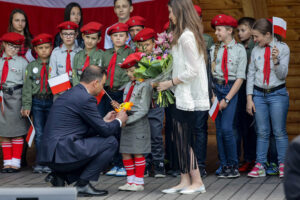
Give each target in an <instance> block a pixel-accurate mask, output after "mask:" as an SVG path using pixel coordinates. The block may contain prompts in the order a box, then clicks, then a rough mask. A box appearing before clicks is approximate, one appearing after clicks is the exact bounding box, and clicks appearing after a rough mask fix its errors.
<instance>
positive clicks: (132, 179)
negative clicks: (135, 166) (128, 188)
mask: <svg viewBox="0 0 300 200" xmlns="http://www.w3.org/2000/svg"><path fill="white" fill-rule="evenodd" d="M134 179H135V175H131V176H127V183H129V184H132V183H134Z"/></svg>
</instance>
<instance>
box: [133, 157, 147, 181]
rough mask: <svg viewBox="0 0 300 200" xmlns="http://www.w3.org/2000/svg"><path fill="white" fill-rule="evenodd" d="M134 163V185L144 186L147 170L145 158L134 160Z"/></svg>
mask: <svg viewBox="0 0 300 200" xmlns="http://www.w3.org/2000/svg"><path fill="white" fill-rule="evenodd" d="M134 161H135V179H134V183H135V184H137V185H144V172H145V168H146V161H145V157H141V158H134Z"/></svg>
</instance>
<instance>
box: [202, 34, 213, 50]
mask: <svg viewBox="0 0 300 200" xmlns="http://www.w3.org/2000/svg"><path fill="white" fill-rule="evenodd" d="M203 38H204V41H205V45H206V49H208V50H209V49H210V48H211V47H212V45H214V40H213V38H212V37H211V36H210V35H208V34H206V33H203Z"/></svg>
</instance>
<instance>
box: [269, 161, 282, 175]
mask: <svg viewBox="0 0 300 200" xmlns="http://www.w3.org/2000/svg"><path fill="white" fill-rule="evenodd" d="M266 173H267V174H268V175H270V176H276V175H278V174H279V170H278V166H277V165H276V164H275V163H270V164H269V166H268V168H267V170H266Z"/></svg>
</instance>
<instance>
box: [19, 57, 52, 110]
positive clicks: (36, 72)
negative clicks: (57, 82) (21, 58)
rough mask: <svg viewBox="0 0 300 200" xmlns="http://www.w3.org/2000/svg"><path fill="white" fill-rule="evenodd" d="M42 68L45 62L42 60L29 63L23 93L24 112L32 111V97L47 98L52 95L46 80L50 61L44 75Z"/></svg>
mask: <svg viewBox="0 0 300 200" xmlns="http://www.w3.org/2000/svg"><path fill="white" fill-rule="evenodd" d="M42 68H43V62H42V60H41V59H40V58H38V59H37V60H35V61H33V62H31V63H29V64H28V66H27V69H26V77H25V81H24V86H23V92H22V106H23V109H24V110H31V106H32V96H34V95H45V96H47V95H51V94H52V93H51V89H50V87H49V84H48V83H47V82H48V81H47V78H46V77H47V75H48V73H49V60H48V61H47V62H46V73H45V72H44V74H42ZM46 86H47V87H46ZM41 88H42V90H41ZM46 88H47V90H46Z"/></svg>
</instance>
